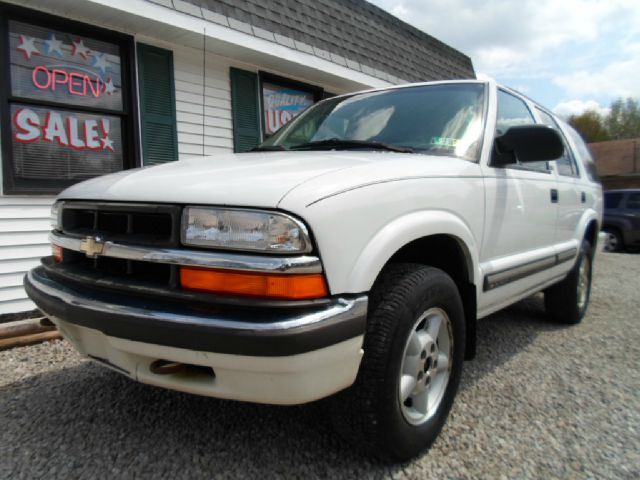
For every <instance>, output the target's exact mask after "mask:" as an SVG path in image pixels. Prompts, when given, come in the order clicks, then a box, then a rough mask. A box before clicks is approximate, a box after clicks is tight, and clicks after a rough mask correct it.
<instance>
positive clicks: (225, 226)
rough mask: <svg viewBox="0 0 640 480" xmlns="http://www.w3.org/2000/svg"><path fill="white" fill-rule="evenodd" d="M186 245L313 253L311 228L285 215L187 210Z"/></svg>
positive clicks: (183, 225)
mask: <svg viewBox="0 0 640 480" xmlns="http://www.w3.org/2000/svg"><path fill="white" fill-rule="evenodd" d="M182 243H183V244H184V245H196V246H200V247H211V248H226V249H232V250H249V251H260V252H272V253H306V252H310V251H311V241H310V240H309V234H308V232H307V228H306V227H305V226H304V225H303V224H302V223H301V222H299V221H298V220H296V219H294V218H292V217H290V216H288V215H284V214H281V213H275V212H263V211H258V210H240V209H238V210H236V209H223V208H207V207H186V208H185V209H184V213H183V215H182Z"/></svg>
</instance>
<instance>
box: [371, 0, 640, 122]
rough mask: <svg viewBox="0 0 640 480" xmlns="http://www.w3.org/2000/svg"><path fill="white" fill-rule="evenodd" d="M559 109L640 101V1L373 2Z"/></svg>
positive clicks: (478, 69) (476, 65) (481, 69)
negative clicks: (621, 100)
mask: <svg viewBox="0 0 640 480" xmlns="http://www.w3.org/2000/svg"><path fill="white" fill-rule="evenodd" d="M369 1H371V2H372V3H374V4H375V5H378V6H379V7H381V8H383V9H385V10H387V11H389V12H390V13H392V14H394V15H396V16H397V17H399V18H401V19H402V20H404V21H406V22H408V23H411V24H412V25H414V26H416V27H418V28H420V29H421V30H423V31H425V32H427V33H429V34H430V35H433V36H434V37H436V38H438V39H440V40H442V41H443V42H445V43H448V44H449V45H451V46H453V47H455V48H457V49H459V50H461V51H462V52H464V53H465V54H467V55H469V56H470V57H471V59H472V61H473V64H474V68H475V70H476V73H477V74H484V75H488V76H490V77H493V78H495V79H496V80H497V81H498V82H500V83H502V84H504V85H507V86H510V87H513V88H516V89H518V90H520V91H521V92H523V93H525V94H527V95H528V96H530V97H531V98H533V99H534V100H537V101H538V102H540V103H542V104H543V105H545V106H546V107H548V108H551V109H553V110H554V111H555V112H556V113H558V114H560V115H563V116H567V115H569V114H573V113H580V112H582V111H584V110H585V109H587V108H590V109H596V110H599V111H601V112H606V109H607V107H608V106H609V105H610V103H611V101H612V100H615V99H616V98H618V97H621V96H622V97H628V96H632V97H636V98H640V0H369Z"/></svg>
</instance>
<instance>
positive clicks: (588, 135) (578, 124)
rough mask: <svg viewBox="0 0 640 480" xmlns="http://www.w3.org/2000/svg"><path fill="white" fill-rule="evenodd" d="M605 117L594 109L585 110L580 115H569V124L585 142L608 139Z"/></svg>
mask: <svg viewBox="0 0 640 480" xmlns="http://www.w3.org/2000/svg"><path fill="white" fill-rule="evenodd" d="M606 121H607V119H606V118H603V117H602V116H601V115H600V114H599V113H598V112H596V111H595V110H585V111H584V112H582V113H581V114H580V115H571V116H570V117H569V119H568V122H569V124H570V125H571V126H572V127H573V128H575V129H576V130H577V131H578V133H579V134H580V135H581V136H582V138H583V140H584V141H585V142H587V143H593V142H604V141H606V140H610V139H611V138H610V136H609V132H608V131H607V127H606Z"/></svg>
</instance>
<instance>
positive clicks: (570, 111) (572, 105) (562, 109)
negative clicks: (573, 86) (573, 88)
mask: <svg viewBox="0 0 640 480" xmlns="http://www.w3.org/2000/svg"><path fill="white" fill-rule="evenodd" d="M587 110H595V111H596V112H598V113H599V114H600V115H607V114H608V113H609V108H608V107H603V106H602V105H600V104H599V103H598V102H596V101H595V100H586V101H584V100H569V101H566V102H560V103H559V104H558V105H556V106H555V107H553V112H554V113H555V114H556V115H560V116H561V117H565V118H567V117H570V116H571V115H580V114H581V113H583V112H586V111H587Z"/></svg>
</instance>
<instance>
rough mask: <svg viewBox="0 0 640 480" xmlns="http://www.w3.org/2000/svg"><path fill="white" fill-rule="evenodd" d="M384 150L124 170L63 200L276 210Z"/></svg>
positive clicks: (262, 155) (226, 158)
mask: <svg viewBox="0 0 640 480" xmlns="http://www.w3.org/2000/svg"><path fill="white" fill-rule="evenodd" d="M386 155H388V153H386V152H384V153H381V152H375V154H372V153H371V152H367V153H366V154H363V152H346V151H340V152H335V151H333V152H259V153H243V154H228V155H219V156H215V157H207V158H194V159H188V160H180V161H177V162H171V163H166V164H163V165H158V166H155V167H145V168H138V169H134V170H125V171H122V172H118V173H115V174H112V175H106V176H103V177H98V178H94V179H91V180H87V181H85V182H82V183H79V184H77V185H74V186H72V187H70V188H68V189H66V190H65V191H64V192H62V193H61V194H60V197H59V198H61V199H77V200H105V201H109V200H113V201H130V202H159V201H160V202H166V203H181V204H184V203H192V204H211V205H235V206H252V207H253V206H255V207H265V208H275V207H276V206H277V205H278V202H279V201H280V200H281V199H282V198H283V197H284V196H285V195H286V194H287V192H289V191H291V190H293V189H294V188H295V187H297V186H298V185H301V184H302V183H304V182H306V181H308V180H311V179H313V178H317V177H319V176H322V175H325V174H327V173H330V172H337V171H339V170H344V169H347V168H351V167H354V166H358V165H363V164H367V163H370V162H372V161H375V160H376V158H381V157H384V156H386Z"/></svg>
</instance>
